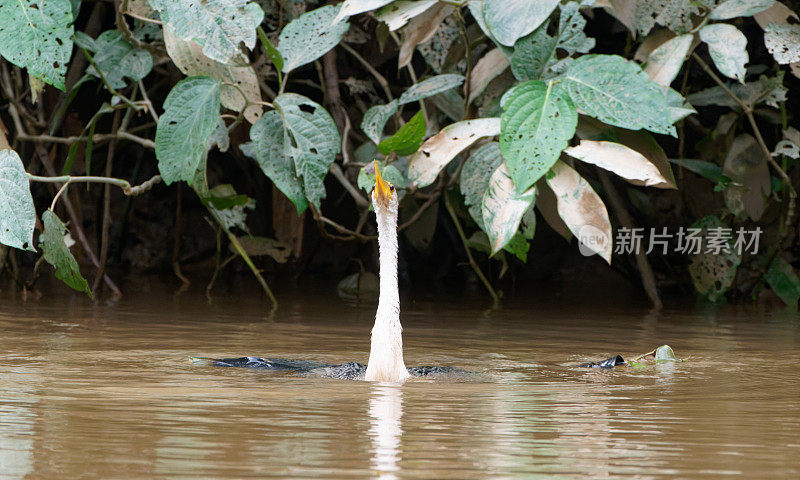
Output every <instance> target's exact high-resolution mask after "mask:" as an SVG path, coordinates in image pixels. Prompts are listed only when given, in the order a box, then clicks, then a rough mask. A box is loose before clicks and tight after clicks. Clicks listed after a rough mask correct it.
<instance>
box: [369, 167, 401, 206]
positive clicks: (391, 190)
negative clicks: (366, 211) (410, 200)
mask: <svg viewBox="0 0 800 480" xmlns="http://www.w3.org/2000/svg"><path fill="white" fill-rule="evenodd" d="M373 165H374V167H375V187H374V188H373V189H372V195H371V197H372V206H373V207H374V208H375V211H376V212H377V211H379V210H386V209H392V210H396V209H397V203H398V199H397V189H395V187H394V185H392V184H391V183H389V182H386V181H385V180H384V179H383V177H382V176H381V172H380V170H379V169H378V162H373Z"/></svg>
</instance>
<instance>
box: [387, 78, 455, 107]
mask: <svg viewBox="0 0 800 480" xmlns="http://www.w3.org/2000/svg"><path fill="white" fill-rule="evenodd" d="M462 83H464V77H463V76H461V75H457V74H454V73H448V74H444V75H436V76H435V77H431V78H428V79H425V80H423V81H421V82H419V83H416V84H414V85H412V86H411V87H409V88H408V90H406V91H405V92H403V94H402V95H400V98H399V99H398V102H399V104H400V105H405V104H406V103H411V102H416V101H419V100H423V99H426V98H428V97H432V96H434V95H437V94H439V93H442V92H444V91H447V90H450V89H451V88H455V87H457V86H459V85H461V84H462Z"/></svg>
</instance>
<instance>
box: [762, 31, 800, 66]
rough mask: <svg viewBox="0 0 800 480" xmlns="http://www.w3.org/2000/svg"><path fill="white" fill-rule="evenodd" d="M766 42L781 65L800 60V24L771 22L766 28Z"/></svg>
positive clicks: (768, 48) (770, 51)
mask: <svg viewBox="0 0 800 480" xmlns="http://www.w3.org/2000/svg"><path fill="white" fill-rule="evenodd" d="M764 44H765V45H766V46H767V50H769V53H771V54H772V56H773V57H775V61H776V62H778V63H780V64H781V65H786V64H787V63H794V62H800V25H789V24H785V23H771V24H769V25H767V28H765V29H764Z"/></svg>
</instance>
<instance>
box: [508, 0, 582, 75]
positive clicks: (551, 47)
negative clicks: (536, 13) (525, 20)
mask: <svg viewBox="0 0 800 480" xmlns="http://www.w3.org/2000/svg"><path fill="white" fill-rule="evenodd" d="M579 7H580V3H578V2H570V3H567V4H566V5H562V6H561V15H560V17H559V22H558V30H557V31H556V33H555V36H552V37H551V36H550V35H548V33H547V29H548V27H549V24H548V22H545V23H543V24H542V25H541V26H539V28H537V29H536V30H535V31H534V32H533V33H531V34H530V35H528V36H526V37H524V38H521V39H519V40H518V41H517V42H516V43H515V44H514V53H513V55H512V56H511V71H512V72H514V76H515V77H517V79H518V80H540V79H542V78H543V77H546V75H545V74H546V73H547V72H548V70H552V71H553V72H554V73H562V72H563V71H564V70H565V69H566V66H567V64H568V63H569V61H571V59H569V57H571V56H572V55H573V54H575V53H576V52H581V53H585V52H588V51H590V50H591V49H592V48H594V44H595V41H594V39H593V38H589V37H587V36H586V34H585V33H584V32H583V29H584V27H585V26H586V20H585V19H584V18H583V15H581V13H580V11H579ZM557 49H561V50H563V51H564V52H565V53H566V57H567V58H566V59H564V60H559V59H558V57H557V56H556V51H557Z"/></svg>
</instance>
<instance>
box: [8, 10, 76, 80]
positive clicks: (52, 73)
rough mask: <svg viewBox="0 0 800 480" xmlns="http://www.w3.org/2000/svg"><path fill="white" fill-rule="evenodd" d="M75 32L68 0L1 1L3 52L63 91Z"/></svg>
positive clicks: (32, 74)
mask: <svg viewBox="0 0 800 480" xmlns="http://www.w3.org/2000/svg"><path fill="white" fill-rule="evenodd" d="M72 31H73V30H72V4H70V2H69V0H3V1H2V2H0V55H2V56H3V57H4V58H5V59H6V60H8V61H9V62H11V63H13V64H14V65H18V66H20V67H22V68H27V69H28V73H29V74H30V75H31V76H33V77H36V78H40V79H42V80H44V81H45V82H47V83H49V84H50V85H53V86H54V87H56V88H59V89H61V90H64V75H66V73H67V63H68V62H69V57H70V55H71V54H72Z"/></svg>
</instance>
